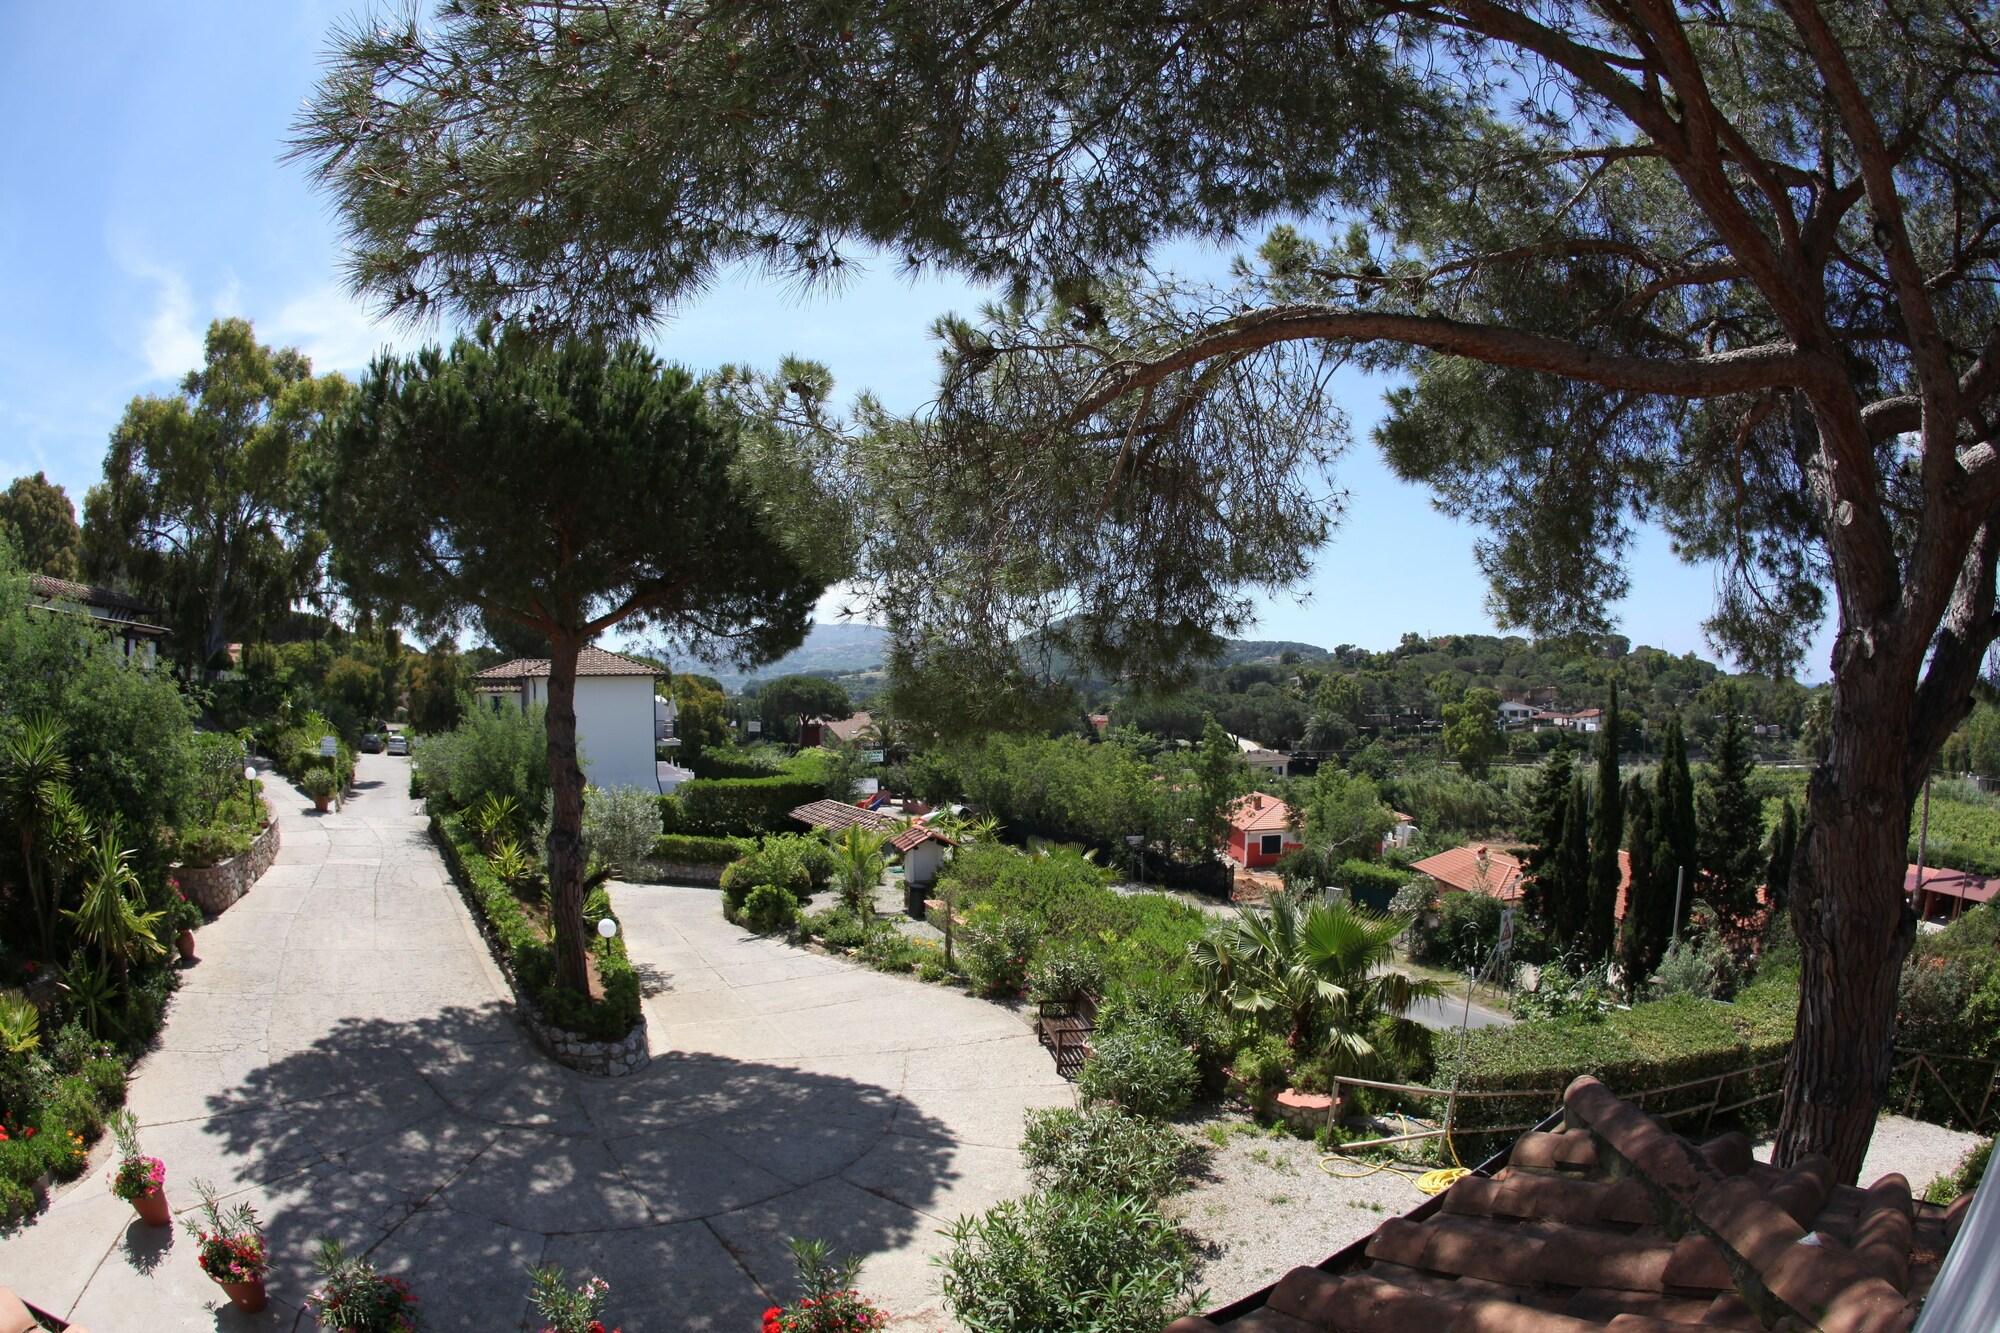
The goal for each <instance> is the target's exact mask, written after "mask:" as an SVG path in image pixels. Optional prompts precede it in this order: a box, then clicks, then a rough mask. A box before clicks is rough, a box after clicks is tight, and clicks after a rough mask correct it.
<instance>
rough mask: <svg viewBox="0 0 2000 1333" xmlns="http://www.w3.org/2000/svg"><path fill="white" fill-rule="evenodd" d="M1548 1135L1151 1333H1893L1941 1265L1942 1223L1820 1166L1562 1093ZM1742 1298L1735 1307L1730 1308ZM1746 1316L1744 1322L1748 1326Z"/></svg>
mask: <svg viewBox="0 0 2000 1333" xmlns="http://www.w3.org/2000/svg"><path fill="white" fill-rule="evenodd" d="M1564 1119H1565V1122H1566V1127H1565V1128H1563V1129H1560V1130H1555V1131H1550V1132H1536V1133H1529V1134H1526V1135H1524V1136H1522V1138H1521V1139H1520V1140H1518V1141H1517V1142H1516V1144H1515V1145H1514V1147H1513V1149H1512V1151H1511V1153H1510V1155H1509V1156H1508V1159H1507V1161H1506V1163H1505V1164H1504V1165H1502V1166H1501V1167H1500V1168H1499V1169H1497V1170H1496V1171H1494V1172H1493V1173H1492V1174H1491V1175H1490V1176H1487V1175H1481V1174H1474V1175H1470V1176H1466V1177H1464V1178H1462V1179H1460V1180H1459V1181H1458V1182H1457V1183H1456V1184H1454V1185H1453V1186H1452V1188H1451V1189H1450V1190H1448V1191H1446V1193H1445V1194H1444V1195H1443V1196H1442V1197H1440V1198H1438V1199H1435V1200H1433V1201H1430V1202H1428V1203H1426V1204H1424V1205H1423V1206H1421V1207H1419V1208H1418V1209H1417V1210H1416V1211H1415V1212H1414V1213H1413V1214H1412V1215H1411V1216H1409V1217H1398V1218H1391V1219H1389V1220H1388V1221H1386V1222H1384V1223H1383V1224H1382V1225H1381V1226H1380V1227H1379V1228H1377V1230H1376V1232H1375V1234H1374V1235H1373V1236H1372V1237H1370V1238H1369V1239H1368V1241H1367V1242H1366V1244H1365V1245H1364V1246H1362V1247H1360V1248H1359V1250H1358V1253H1357V1252H1356V1251H1353V1250H1350V1251H1345V1252H1343V1253H1342V1254H1341V1255H1338V1256H1335V1258H1334V1259H1331V1260H1328V1261H1327V1263H1326V1264H1323V1265H1321V1266H1320V1267H1318V1268H1300V1269H1295V1270H1293V1271H1292V1272H1291V1273H1289V1274H1287V1275H1286V1277H1285V1278H1284V1280H1283V1281H1281V1282H1279V1283H1278V1284H1277V1285H1276V1286H1275V1287H1272V1288H1270V1289H1269V1290H1268V1291H1267V1292H1265V1293H1263V1294H1262V1298H1261V1300H1259V1299H1257V1298H1252V1300H1251V1301H1250V1302H1249V1303H1247V1306H1246V1305H1239V1306H1237V1307H1232V1308H1234V1309H1246V1313H1245V1314H1243V1315H1241V1316H1239V1317H1234V1318H1231V1319H1229V1320H1227V1321H1226V1322H1221V1323H1217V1322H1211V1321H1210V1320H1206V1319H1186V1320H1182V1321H1181V1322H1180V1323H1177V1324H1175V1325H1174V1326H1173V1328H1172V1330H1171V1333H1212V1330H1215V1329H1217V1328H1222V1329H1225V1330H1230V1331H1231V1333H1236V1331H1239V1330H1243V1331H1248V1330H1259V1329H1264V1330H1277V1331H1280V1333H1300V1331H1301V1330H1314V1333H1334V1331H1338V1333H1517V1331H1518V1333H1530V1331H1532V1333H1581V1331H1582V1330H1587V1329H1588V1330H1596V1329H1615V1330H1618V1331H1619V1333H1684V1331H1685V1330H1689V1329H1691V1328H1693V1327H1701V1328H1706V1329H1739V1330H1746V1331H1747V1330H1751V1329H1762V1328H1765V1327H1767V1326H1770V1325H1773V1324H1782V1325H1783V1326H1786V1327H1790V1326H1793V1325H1794V1324H1796V1325H1797V1326H1798V1327H1801V1328H1804V1327H1807V1326H1809V1321H1810V1326H1812V1327H1817V1328H1820V1329H1823V1330H1833V1329H1840V1330H1843V1331H1844V1333H1903V1331H1904V1330H1907V1329H1908V1328H1909V1326H1910V1323H1911V1321H1912V1320H1913V1318H1914V1313H1915V1308H1916V1307H1915V1304H1914V1300H1915V1299H1920V1298H1921V1297H1922V1295H1923V1293H1924V1292H1925V1291H1927V1290H1928V1289H1929V1282H1930V1279H1931V1278H1932V1277H1934V1276H1935V1274H1936V1270H1937V1266H1938V1263H1939V1261H1940V1259H1941V1257H1942V1255H1941V1250H1942V1248H1943V1245H1944V1232H1945V1227H1946V1219H1947V1213H1946V1211H1945V1210H1944V1209H1941V1208H1937V1207H1935V1206H1933V1205H1930V1204H1921V1203H1916V1202H1914V1201H1913V1200H1912V1199H1911V1197H1910V1192H1909V1185H1908V1182H1907V1181H1905V1180H1903V1179H1902V1178H1901V1177H1900V1176H1888V1177H1884V1178H1883V1179H1882V1180H1880V1181H1878V1182H1876V1184H1875V1185H1874V1186H1872V1187H1871V1188H1870V1189H1868V1190H1865V1191H1864V1190H1857V1189H1854V1188H1852V1187H1849V1186H1842V1185H1836V1184H1834V1182H1833V1176H1832V1171H1831V1169H1830V1167H1829V1166H1828V1164H1827V1163H1826V1162H1825V1161H1824V1159H1812V1158H1808V1159H1805V1160H1802V1161H1800V1162H1799V1163H1797V1164H1795V1165H1794V1166H1793V1167H1791V1168H1790V1169H1788V1170H1779V1169H1777V1168H1773V1167H1769V1166H1766V1165H1764V1164H1762V1163H1759V1162H1755V1161H1753V1160H1752V1159H1751V1156H1750V1144H1749V1141H1748V1140H1747V1139H1745V1138H1744V1137H1743V1136H1742V1135H1740V1134H1725V1135H1722V1136H1720V1137H1717V1138H1715V1139H1711V1140H1710V1141H1708V1142H1707V1143H1704V1144H1701V1145H1699V1146H1697V1145H1695V1144H1693V1143H1690V1142H1689V1141H1688V1140H1686V1139H1684V1138H1682V1137H1680V1136H1679V1135H1677V1134H1674V1133H1673V1132H1672V1131H1671V1130H1669V1129H1668V1128H1667V1127H1666V1126H1665V1125H1664V1124H1662V1123H1661V1122H1660V1121H1657V1120H1654V1119H1653V1118H1652V1117H1650V1116H1648V1115H1646V1114H1645V1113H1644V1112H1643V1111H1641V1110H1639V1109H1638V1108H1637V1107H1635V1106H1633V1105H1631V1104H1630V1103H1628V1102H1624V1101H1621V1100H1619V1099H1618V1098H1616V1097H1614V1096H1612V1095H1611V1094H1610V1092H1609V1091H1608V1090H1606V1089H1605V1088H1604V1087H1602V1086H1601V1085H1600V1084H1598V1082H1597V1081H1596V1080H1595V1079H1591V1078H1582V1079H1578V1080H1577V1081H1576V1082H1575V1083H1573V1084H1572V1085H1571V1086H1570V1088H1569V1089H1568V1091H1567V1092H1566V1093H1565V1095H1564ZM1746 1293H1747V1295H1746ZM1760 1316H1761V1317H1760Z"/></svg>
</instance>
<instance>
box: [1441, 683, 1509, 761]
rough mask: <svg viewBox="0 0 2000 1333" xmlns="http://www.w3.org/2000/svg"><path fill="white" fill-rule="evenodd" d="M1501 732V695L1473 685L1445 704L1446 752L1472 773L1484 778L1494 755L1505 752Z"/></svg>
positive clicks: (1449, 757)
mask: <svg viewBox="0 0 2000 1333" xmlns="http://www.w3.org/2000/svg"><path fill="white" fill-rule="evenodd" d="M1506 749H1507V738H1506V737H1504V736H1502V735H1501V734H1500V696H1499V695H1497V694H1495V693H1494V692H1493V691H1492V690H1489V689H1484V688H1474V689H1469V690H1467V691H1466V692H1465V693H1464V694H1462V695H1460V696H1459V700H1458V702H1457V703H1455V704H1446V705H1445V706H1444V753H1445V757H1446V758H1448V759H1453V760H1456V761H1457V762H1458V766H1459V767H1460V768H1463V769H1464V770H1465V771H1466V772H1468V773H1470V774H1471V775H1472V776H1473V777H1476V778H1483V777H1485V776H1486V770H1487V767H1488V766H1489V765H1491V764H1492V762H1493V760H1494V758H1495V757H1496V756H1498V755H1500V754H1503V753H1505V752H1506Z"/></svg>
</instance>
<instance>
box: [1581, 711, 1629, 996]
mask: <svg viewBox="0 0 2000 1333" xmlns="http://www.w3.org/2000/svg"><path fill="white" fill-rule="evenodd" d="M1620 794H1621V789H1620V786H1619V778H1618V686H1617V684H1616V683H1615V682H1614V683H1613V684H1612V686H1611V702H1610V703H1609V704H1608V705H1607V706H1606V707H1605V709H1604V727H1603V729H1602V730H1600V731H1599V732H1598V733H1597V793H1596V800H1595V801H1594V802H1593V803H1592V806H1591V828H1590V915H1589V917H1588V918H1587V919H1586V922H1585V940H1586V943H1587V947H1588V948H1589V950H1590V954H1591V956H1592V957H1593V958H1603V957H1605V956H1606V955H1607V954H1609V953H1610V952H1611V949H1612V946H1613V944H1615V943H1616V939H1617V935H1616V932H1617V924H1616V916H1615V913H1616V911H1617V905H1618V881H1619V880H1620V879H1621V878H1622V876H1621V875H1620V873H1619V866H1618V848H1619V846H1620V845H1621V844H1622V843H1623V842H1624V841H1625V810H1624V806H1623V803H1622V802H1621V801H1620V799H1619V798H1620Z"/></svg>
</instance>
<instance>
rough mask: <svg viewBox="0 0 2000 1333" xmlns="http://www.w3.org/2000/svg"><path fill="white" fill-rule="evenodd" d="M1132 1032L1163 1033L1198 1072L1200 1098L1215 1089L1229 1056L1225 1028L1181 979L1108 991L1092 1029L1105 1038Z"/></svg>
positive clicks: (1133, 985)
mask: <svg viewBox="0 0 2000 1333" xmlns="http://www.w3.org/2000/svg"><path fill="white" fill-rule="evenodd" d="M1132 1027H1137V1028H1141V1029H1145V1030H1148V1031H1153V1032H1164V1033H1166V1034H1167V1035H1168V1036H1169V1037H1171V1038H1172V1039H1173V1041H1174V1043H1175V1044H1176V1045H1179V1046H1183V1047H1185V1048H1186V1049H1187V1051H1188V1053H1189V1054H1191V1055H1192V1056H1193V1057H1194V1062H1195V1068H1196V1069H1197V1070H1198V1071H1199V1073H1200V1083H1199V1087H1198V1091H1199V1093H1200V1094H1201V1095H1212V1094H1214V1093H1216V1092H1218V1091H1220V1090H1221V1088H1222V1080H1223V1063H1224V1061H1225V1060H1226V1059H1227V1058H1228V1055H1229V1047H1230V1034H1229V1028H1228V1025H1227V1024H1226V1023H1224V1021H1223V1020H1222V1017H1221V1016H1220V1015H1219V1014H1217V1013H1216V1011H1215V1010H1214V1009H1213V1008H1212V1007H1210V1006H1209V1005H1208V1004H1207V1003H1205V1002H1204V1001H1203V999H1202V997H1201V995H1200V994H1199V993H1197V992H1196V991H1195V990H1194V989H1193V988H1192V986H1191V985H1189V984H1188V982H1187V980H1186V978H1185V977H1175V978H1172V979H1171V980H1169V979H1166V978H1149V979H1148V980H1146V981H1143V982H1140V983H1137V984H1130V985H1121V986H1117V987H1114V988H1113V989H1112V991H1111V993H1110V994H1109V995H1108V996H1106V997H1105V1000H1104V1003H1103V1004H1102V1005H1101V1006H1099V1008H1098V1011H1097V1030H1098V1032H1099V1033H1100V1034H1101V1035H1104V1036H1109V1035H1111V1034H1112V1033H1114V1032H1122V1031H1124V1030H1125V1029H1127V1028H1132Z"/></svg>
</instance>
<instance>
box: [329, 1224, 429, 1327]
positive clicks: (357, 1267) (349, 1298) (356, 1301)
mask: <svg viewBox="0 0 2000 1333" xmlns="http://www.w3.org/2000/svg"><path fill="white" fill-rule="evenodd" d="M313 1272H314V1273H315V1274H316V1275H317V1276H318V1278H319V1285H318V1286H316V1287H314V1288H313V1289H312V1292H311V1293H310V1294H309V1295H307V1297H306V1308H307V1309H308V1310H311V1311H312V1312H313V1313H314V1314H315V1315H317V1316H318V1317H319V1323H320V1327H321V1328H331V1329H340V1330H342V1331H343V1333H411V1331H412V1330H415V1329H418V1328H421V1327H422V1326H423V1324H422V1321H421V1320H420V1319H419V1317H418V1315H417V1310H416V1305H417V1298H416V1296H415V1295H413V1294H412V1293H411V1291H410V1284H409V1283H407V1282H405V1281H403V1279H401V1278H399V1277H390V1276H388V1275H387V1274H385V1273H378V1272H376V1271H375V1265H374V1264H372V1263H370V1262H368V1260H367V1259H365V1258H362V1257H360V1256H358V1255H357V1256H352V1257H350V1256H349V1255H348V1253H347V1252H346V1251H345V1250H343V1249H342V1248H341V1246H340V1242H339V1241H335V1240H323V1241H321V1242H320V1244H319V1253H318V1254H316V1255H314V1256H313Z"/></svg>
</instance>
